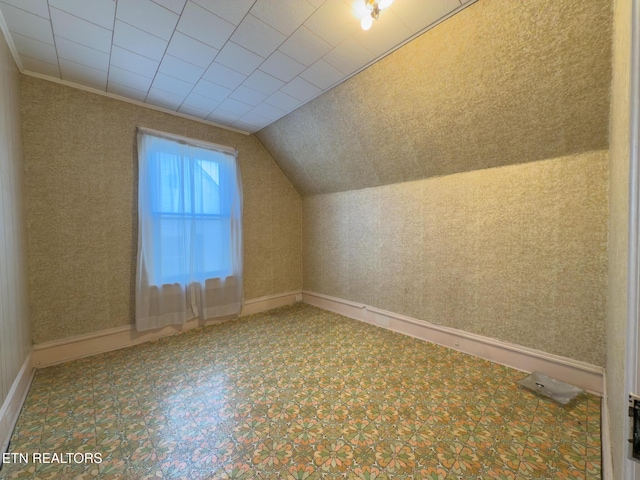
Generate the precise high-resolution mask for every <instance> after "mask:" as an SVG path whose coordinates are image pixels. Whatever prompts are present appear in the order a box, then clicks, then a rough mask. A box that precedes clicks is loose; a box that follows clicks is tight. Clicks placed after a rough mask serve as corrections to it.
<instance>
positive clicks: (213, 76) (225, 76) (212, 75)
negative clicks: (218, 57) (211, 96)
mask: <svg viewBox="0 0 640 480" xmlns="http://www.w3.org/2000/svg"><path fill="white" fill-rule="evenodd" d="M202 78H204V79H206V80H209V81H210V82H213V83H217V84H218V85H222V86H223V87H227V88H230V89H232V90H234V89H235V88H237V87H238V86H239V85H240V84H241V83H242V82H243V81H244V80H245V79H246V78H247V76H246V75H243V74H242V73H239V72H236V71H235V70H231V69H230V68H228V67H225V66H224V65H221V64H219V63H216V62H213V63H212V64H211V65H210V66H209V68H208V69H207V71H206V72H204V75H203V76H202Z"/></svg>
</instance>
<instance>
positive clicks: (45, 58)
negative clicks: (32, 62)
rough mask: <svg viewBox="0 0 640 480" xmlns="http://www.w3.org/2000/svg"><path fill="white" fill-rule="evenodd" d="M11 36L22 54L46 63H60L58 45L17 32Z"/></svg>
mask: <svg viewBox="0 0 640 480" xmlns="http://www.w3.org/2000/svg"><path fill="white" fill-rule="evenodd" d="M11 38H12V39H13V43H14V45H15V46H16V48H17V49H18V53H19V54H20V56H22V55H26V56H27V57H31V58H34V59H36V60H40V61H41V62H46V63H58V57H57V53H56V47H54V46H53V45H51V44H49V43H44V42H40V41H38V40H34V39H33V38H31V37H25V36H24V35H20V34H19V33H15V32H14V33H12V34H11Z"/></svg>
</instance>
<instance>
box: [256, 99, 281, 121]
mask: <svg viewBox="0 0 640 480" xmlns="http://www.w3.org/2000/svg"><path fill="white" fill-rule="evenodd" d="M250 113H255V114H256V115H260V116H261V117H263V118H266V119H267V120H269V121H271V122H273V121H275V120H277V119H278V118H280V117H282V116H283V115H284V114H285V113H286V112H284V111H282V110H280V109H279V108H276V107H272V106H271V105H268V104H266V103H261V104H260V105H256V106H255V107H254V108H253V110H251V112H250Z"/></svg>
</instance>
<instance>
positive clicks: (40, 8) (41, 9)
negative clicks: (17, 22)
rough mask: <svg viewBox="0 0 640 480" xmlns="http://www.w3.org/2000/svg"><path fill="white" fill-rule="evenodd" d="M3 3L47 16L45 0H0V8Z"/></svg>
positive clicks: (47, 7)
mask: <svg viewBox="0 0 640 480" xmlns="http://www.w3.org/2000/svg"><path fill="white" fill-rule="evenodd" d="M3 3H6V4H7V5H13V6H14V7H16V8H19V9H20V10H25V11H27V12H29V13H33V14H35V15H38V16H39V17H42V18H49V5H48V4H47V0H2V1H1V2H0V10H2V9H3V8H4V7H3V6H2V4H3Z"/></svg>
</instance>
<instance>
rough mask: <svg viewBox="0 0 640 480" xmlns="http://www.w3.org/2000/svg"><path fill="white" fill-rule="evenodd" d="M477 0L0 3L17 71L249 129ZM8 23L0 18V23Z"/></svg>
mask: <svg viewBox="0 0 640 480" xmlns="http://www.w3.org/2000/svg"><path fill="white" fill-rule="evenodd" d="M472 2H473V0H396V1H395V3H394V4H393V5H392V6H391V7H390V8H389V9H387V10H384V11H383V12H382V13H381V15H380V18H379V20H378V21H377V22H375V23H374V25H373V27H372V28H371V29H370V30H368V31H363V30H362V29H361V28H360V18H362V16H363V15H364V14H365V12H364V11H363V8H364V0H154V1H152V0H117V1H116V0H91V1H87V0H0V13H1V17H0V25H1V26H2V27H3V31H4V32H5V36H7V37H8V38H7V41H8V42H9V45H10V47H11V48H12V51H13V52H14V55H15V56H16V57H17V58H16V61H17V62H18V65H19V67H20V69H21V71H22V72H23V73H27V74H36V75H38V76H45V77H49V78H52V79H58V80H59V81H63V82H65V83H71V84H75V85H80V86H82V87H88V88H91V89H95V90H97V91H100V92H106V93H108V94H110V95H116V96H119V97H124V98H126V99H129V100H134V101H139V102H144V103H146V104H149V105H151V106H154V107H160V108H163V109H167V110H169V111H172V112H178V113H179V114H182V115H186V116H190V117H195V118H197V119H199V120H204V121H207V122H213V123H215V124H219V125H224V126H227V127H231V128H234V129H238V130H241V131H244V132H249V133H253V132H256V131H258V130H260V129H262V128H264V127H266V126H267V125H269V124H271V123H273V122H274V121H276V120H277V119H279V118H281V117H283V116H285V115H286V114H287V113H289V112H291V111H293V110H295V109H297V108H298V107H300V106H301V105H303V104H305V103H307V102H308V101H310V100H312V99H313V98H315V97H317V96H318V95H320V94H322V93H323V92H325V91H327V90H329V89H331V88H332V87H334V86H335V85H337V84H339V83H341V82H343V81H344V80H346V79H347V78H349V77H351V76H352V75H353V74H355V73H357V72H358V71H360V70H362V69H363V68H365V67H366V66H368V65H370V64H372V63H374V62H375V61H377V60H378V59H380V58H382V57H384V56H385V55H386V54H388V53H389V52H391V51H393V50H395V49H396V48H398V47H399V46H401V45H402V44H404V43H406V41H408V40H409V39H411V38H413V37H415V36H416V35H418V34H420V33H421V32H423V31H425V30H426V29H428V28H430V27H431V26H433V25H435V24H437V23H439V22H440V21H441V20H442V19H444V18H447V17H448V16H450V15H451V14H453V13H455V12H457V11H458V10H460V9H462V8H464V6H465V5H467V4H470V3H472ZM2 23H4V25H2Z"/></svg>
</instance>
